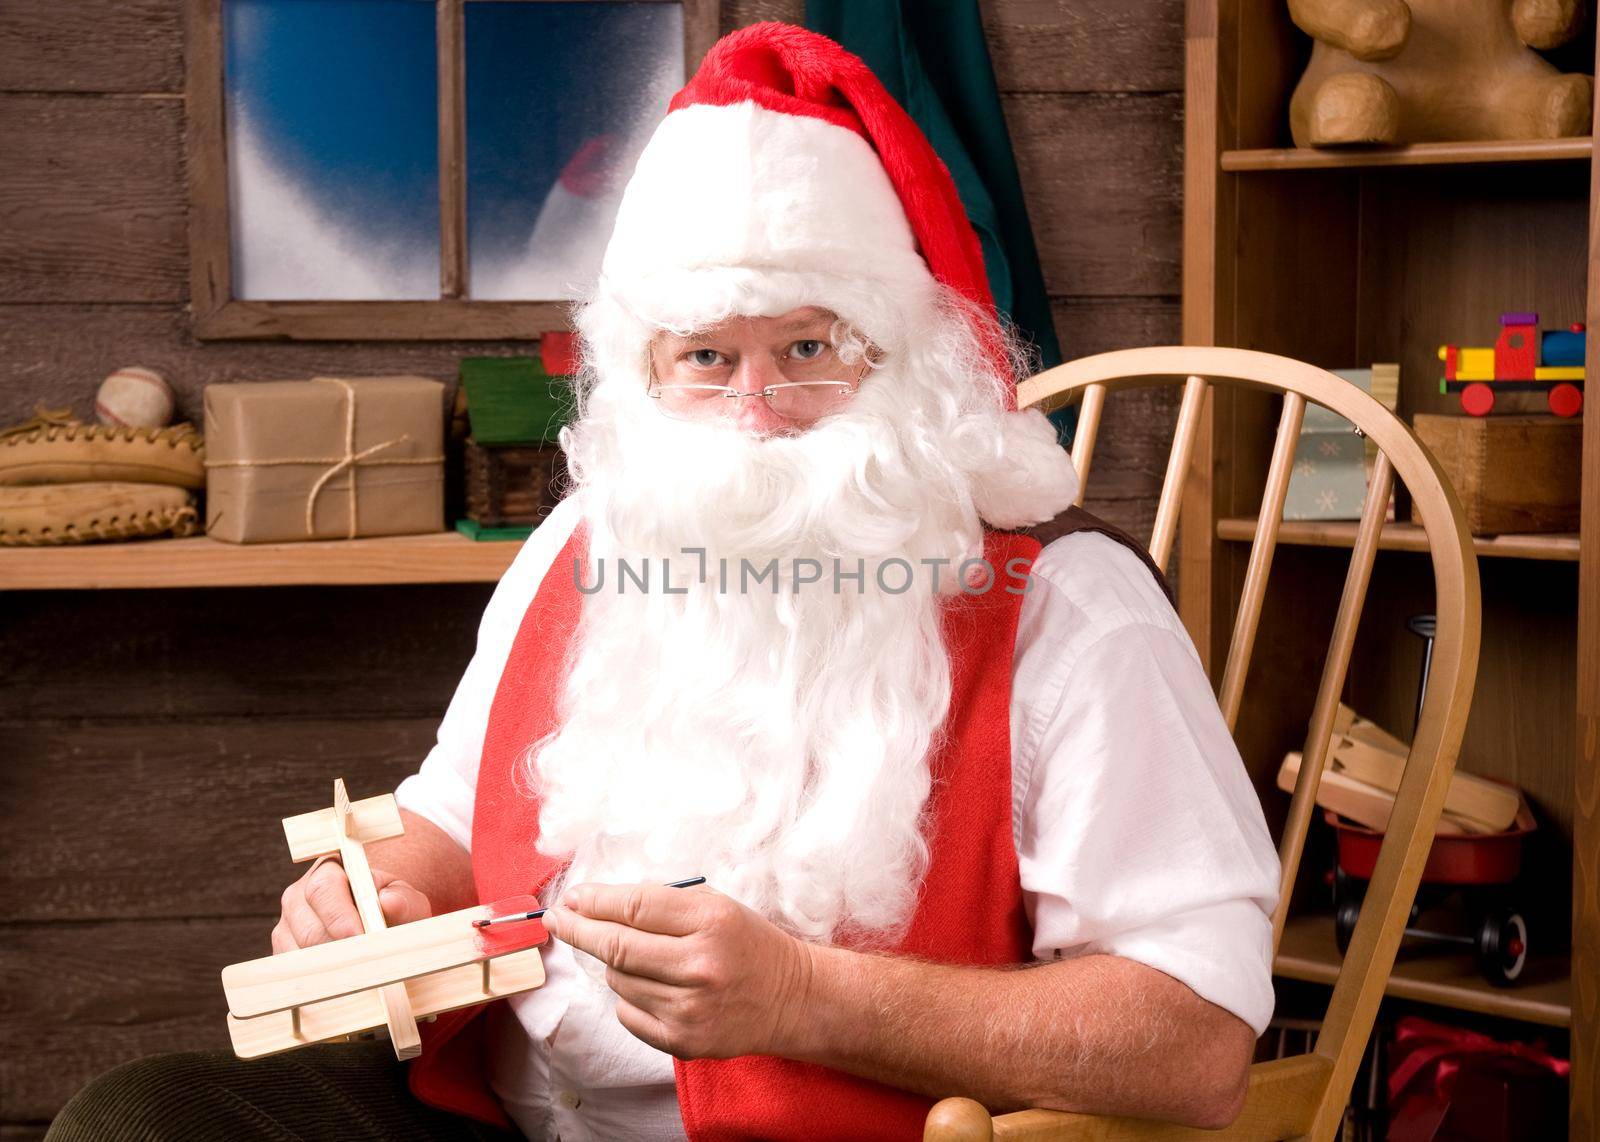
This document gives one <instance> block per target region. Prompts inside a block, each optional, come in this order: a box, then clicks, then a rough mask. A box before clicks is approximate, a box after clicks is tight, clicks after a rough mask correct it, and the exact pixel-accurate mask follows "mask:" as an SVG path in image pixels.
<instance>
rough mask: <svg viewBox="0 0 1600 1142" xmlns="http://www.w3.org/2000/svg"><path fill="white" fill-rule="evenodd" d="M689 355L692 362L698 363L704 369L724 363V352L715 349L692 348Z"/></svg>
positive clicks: (693, 363)
mask: <svg viewBox="0 0 1600 1142" xmlns="http://www.w3.org/2000/svg"><path fill="white" fill-rule="evenodd" d="M688 357H689V363H690V364H692V365H698V366H700V367H701V368H702V369H710V368H712V367H714V366H716V365H720V364H721V363H722V354H721V353H718V352H717V351H716V350H715V349H691V350H690V351H689V354H688Z"/></svg>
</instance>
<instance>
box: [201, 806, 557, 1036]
mask: <svg viewBox="0 0 1600 1142" xmlns="http://www.w3.org/2000/svg"><path fill="white" fill-rule="evenodd" d="M283 831H284V834H285V835H286V836H287V838H288V841H289V855H290V858H291V859H292V860H294V861H296V862H299V861H306V860H314V859H315V858H317V857H319V856H329V855H335V854H336V855H337V856H338V857H339V858H340V862H341V863H342V864H343V865H344V870H345V875H346V876H347V877H348V878H349V880H350V890H351V893H352V894H353V895H354V897H355V903H356V910H357V912H359V913H360V915H361V923H362V927H363V928H365V932H364V933H363V934H362V935H359V936H351V937H349V938H348V939H343V940H333V941H330V942H328V943H325V944H313V945H312V946H310V947H307V948H299V949H296V950H295V951H292V952H282V953H279V954H278V955H272V956H263V957H262V958H261V959H257V960H246V961H245V962H243V963H237V964H230V965H229V966H228V967H225V968H223V969H222V988H223V991H224V992H226V994H227V997H228V1035H229V1036H230V1038H231V1039H232V1040H233V1050H234V1054H236V1055H238V1056H239V1057H240V1058H241V1059H253V1058H256V1057H258V1056H261V1055H271V1054H276V1053H278V1052H280V1051H288V1050H292V1049H293V1048H295V1047H304V1046H309V1045H310V1044H312V1043H325V1042H341V1041H344V1040H347V1039H350V1038H352V1037H355V1036H358V1035H361V1034H362V1033H363V1032H370V1031H375V1030H379V1029H387V1032H388V1035H389V1038H390V1040H391V1041H392V1042H393V1044H394V1053H395V1056H396V1057H397V1058H400V1059H411V1058H415V1057H416V1056H417V1055H419V1054H421V1053H422V1037H421V1035H420V1033H419V1032H418V1030H417V1021H418V1020H419V1019H421V1020H424V1021H427V1020H429V1019H431V1018H432V1017H433V1016H435V1015H437V1014H438V1013H439V1012H441V1011H449V1010H452V1009H453V1008H457V1007H468V1006H471V1005H472V1004H475V1003H485V1002H487V1001H489V1000H491V999H499V998H501V997H503V996H507V995H514V994H516V993H517V992H519V991H527V990H529V989H530V988H535V987H538V986H539V985H540V984H542V983H543V982H544V964H543V962H542V961H541V960H540V958H539V947H538V945H540V944H542V943H544V940H545V930H544V927H543V925H541V924H538V923H533V922H528V923H517V924H503V925H496V926H494V927H476V926H475V922H476V921H482V920H487V919H488V918H489V917H491V916H502V915H504V914H506V913H516V912H528V911H532V910H533V909H536V908H538V907H539V903H538V901H537V900H535V899H534V898H533V897H531V896H517V897H512V898H510V899H508V900H499V901H496V902H495V903H493V904H481V905H478V906H476V907H473V908H463V909H461V910H460V911H457V912H447V913H445V914H444V915H442V916H433V917H430V918H429V919H426V920H418V921H415V922H414V923H411V924H401V925H400V926H399V927H396V928H389V927H387V926H386V925H385V923H384V919H383V909H382V907H381V906H380V905H379V903H378V888H377V885H376V884H375V883H374V882H373V879H372V870H371V868H370V866H369V865H368V864H367V854H366V849H365V846H366V845H367V844H369V843H370V842H372V841H378V840H383V839H384V838H385V837H395V836H399V835H400V834H401V833H403V832H404V831H405V827H404V825H403V824H402V823H401V821H400V808H399V806H398V805H397V804H396V802H395V799H394V796H393V794H388V793H386V794H383V795H381V796H378V797H368V798H366V799H365V800H362V801H356V802H354V803H352V802H351V801H350V796H349V794H348V793H346V792H345V787H344V781H343V780H342V779H340V780H335V781H334V783H333V806H332V807H331V808H328V809H319V810H317V811H315V812H312V813H302V814H300V815H299V816H297V817H285V818H284V819H283Z"/></svg>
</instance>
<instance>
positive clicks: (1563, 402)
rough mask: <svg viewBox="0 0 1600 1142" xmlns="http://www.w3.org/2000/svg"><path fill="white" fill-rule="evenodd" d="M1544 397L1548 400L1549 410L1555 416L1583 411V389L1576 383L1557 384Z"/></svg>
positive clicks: (1571, 414) (1572, 414)
mask: <svg viewBox="0 0 1600 1142" xmlns="http://www.w3.org/2000/svg"><path fill="white" fill-rule="evenodd" d="M1545 399H1546V400H1548V401H1549V402H1550V411H1551V412H1553V413H1555V414H1556V415H1557V416H1577V415H1578V414H1579V413H1580V412H1582V411H1583V390H1582V389H1580V388H1579V387H1578V386H1577V385H1569V384H1566V383H1562V384H1559V385H1557V386H1556V387H1555V388H1553V389H1551V390H1550V392H1549V394H1548V395H1547V396H1546V398H1545Z"/></svg>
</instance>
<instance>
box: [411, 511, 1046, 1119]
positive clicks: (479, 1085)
mask: <svg viewBox="0 0 1600 1142" xmlns="http://www.w3.org/2000/svg"><path fill="white" fill-rule="evenodd" d="M585 550H586V546H585V533H584V529H583V528H582V526H581V525H580V527H579V528H578V529H577V530H576V531H575V532H574V534H573V536H572V538H571V539H569V540H568V541H567V545H566V547H564V548H563V549H562V551H561V554H560V555H558V556H557V557H556V561H555V563H554V564H552V566H551V570H550V572H549V573H548V574H547V575H546V576H545V578H544V581H543V582H542V583H541V584H540V586H539V590H538V593H537V594H536V595H535V597H534V600H533V603H532V605H531V606H529V608H528V612H527V614H526V615H525V616H524V618H523V620H522V626H521V628H520V629H519V630H518V632H517V638H516V641H515V643H514V644H513V645H512V648H511V654H510V657H509V659H508V660H507V662H506V666H505V670H504V672H503V673H502V675H501V678H500V685H499V688H498V690H497V691H496V693H495V698H494V705H493V707H492V710H491V712H490V715H489V726H488V731H487V736H486V738H485V740H484V747H483V759H482V761H481V763H480V765H479V769H478V786H477V803H476V807H475V809H474V817H473V827H472V872H473V878H474V880H475V881H476V884H477V890H478V899H479V900H480V901H481V902H491V901H495V900H500V899H503V898H505V897H508V896H521V895H537V894H538V893H539V892H540V891H541V890H542V889H543V888H544V887H545V885H546V884H548V883H549V881H550V880H551V878H552V877H553V876H554V875H555V874H556V873H557V872H558V871H559V867H560V866H559V863H558V862H557V861H555V860H552V859H550V858H549V857H545V856H543V855H541V854H539V853H538V852H537V850H536V849H535V847H534V841H535V839H536V838H537V837H538V835H539V804H538V801H537V800H536V799H535V798H533V797H531V796H529V795H528V794H527V793H526V792H525V791H520V790H518V789H515V788H513V784H512V774H513V770H514V767H515V766H516V763H517V759H518V757H519V755H520V754H521V753H522V751H523V750H524V749H525V748H526V747H527V745H528V743H529V742H532V741H535V740H537V739H538V738H540V737H542V736H544V734H546V733H547V732H548V731H549V730H550V729H552V728H553V726H554V720H555V717H554V702H555V699H556V696H557V692H558V690H559V687H558V686H556V685H555V680H556V679H559V678H561V677H562V676H563V674H564V661H565V657H566V653H567V649H568V647H569V645H570V643H571V639H572V634H573V631H574V628H575V626H576V623H577V619H578V613H579V610H580V607H581V604H582V596H581V595H580V594H579V592H578V590H577V587H576V573H575V571H574V570H573V568H574V563H573V561H574V560H575V559H579V560H581V559H582V557H583V555H584V553H585ZM1038 553H1039V543H1038V541H1037V540H1035V539H1033V538H1031V537H1029V536H1026V535H1017V534H1008V533H1000V532H990V533H988V534H986V536H985V540H984V555H985V558H987V560H988V561H989V564H990V566H991V567H993V568H994V569H995V571H996V572H997V575H996V579H995V581H994V583H993V585H992V587H991V588H990V589H989V590H988V591H987V592H985V593H983V594H973V595H958V596H954V597H953V598H950V599H948V601H947V603H946V605H945V610H944V619H943V621H944V638H945V646H946V648H947V650H948V652H949V655H950V668H951V676H952V679H951V681H952V689H951V695H950V713H949V716H948V717H947V719H946V721H945V732H944V733H943V734H942V735H941V736H940V738H939V739H938V744H937V745H936V746H935V752H934V753H933V756H932V758H931V759H930V764H931V766H932V773H933V777H934V787H933V793H932V795H931V796H930V799H929V802H928V817H927V819H928V826H927V829H928V832H927V837H928V842H929V849H930V852H931V864H930V865H929V868H928V872H927V875H926V877H925V879H924V881H923V886H922V891H921V894H920V898H919V902H918V904H917V907H916V910H915V912H914V913H913V915H912V919H911V924H910V927H909V930H908V932H907V934H906V936H905V939H904V940H903V941H901V943H900V944H899V945H898V947H897V948H896V949H895V950H896V951H898V952H901V953H904V954H908V955H915V956H919V957H922V958H926V959H930V960H940V961H944V962H947V963H962V964H981V965H1000V964H1016V963H1022V962H1025V961H1026V960H1028V959H1029V958H1030V956H1031V946H1032V940H1031V936H1030V931H1029V927H1028V922H1027V918H1026V915H1025V913H1024V910H1023V904H1022V888H1021V884H1020V882H1019V879H1018V873H1017V857H1016V849H1015V845H1014V842H1013V840H1012V831H1011V731H1010V707H1011V666H1012V653H1013V646H1014V643H1015V641H1016V630H1017V616H1018V614H1019V612H1020V610H1021V604H1022V598H1023V596H1022V595H1021V594H1020V593H1016V594H1013V593H1011V592H1010V591H1007V590H1006V589H1005V588H1006V587H1007V586H1010V587H1012V588H1014V589H1015V588H1016V587H1018V586H1019V579H1018V578H1016V577H1012V576H1008V575H1007V573H1006V570H1005V569H1006V567H1007V561H1008V560H1011V559H1017V558H1021V559H1025V560H1028V561H1030V562H1031V561H1032V560H1033V559H1034V558H1035V557H1036V556H1037V555H1038ZM586 581H587V580H586ZM913 589H921V585H920V584H919V585H918V586H917V587H914V588H913ZM713 887H714V886H713ZM496 1002H499V1001H496ZM485 1010H487V1005H479V1006H477V1007H469V1008H462V1009H460V1010H457V1011H450V1012H446V1013H444V1014H442V1015H440V1016H439V1017H438V1020H437V1021H436V1022H434V1023H432V1024H423V1025H422V1044H423V1051H422V1054H421V1055H420V1056H419V1057H418V1058H417V1059H415V1060H414V1061H413V1062H412V1063H411V1065H410V1073H409V1081H410V1085H411V1091H412V1093H413V1094H414V1095H416V1097H417V1098H419V1099H421V1100H422V1101H423V1102H425V1103H428V1104H430V1105H432V1106H436V1107H439V1108H441V1109H444V1110H448V1111H452V1112H454V1113H457V1114H464V1115H467V1116H469V1117H472V1118H475V1119H477V1120H479V1121H481V1122H485V1123H488V1124H491V1125H496V1126H501V1127H505V1128H508V1129H512V1128H514V1127H513V1126H512V1123H511V1121H510V1119H509V1118H508V1117H507V1116H506V1113H505V1110H504V1108H503V1107H502V1106H501V1105H500V1102H499V1100H498V1099H497V1098H496V1097H495V1095H494V1093H493V1091H492V1090H491V1089H490V1087H489V1083H488V1067H487V1060H486V1058H485V1045H484V1036H483V1030H484V1024H485V1020H483V1019H480V1018H478V1016H480V1015H481V1014H482V1013H483V1012H484V1011H485ZM673 1069H674V1072H675V1074H676V1078H677V1087H678V1107H679V1109H680V1111H681V1112H682V1115H683V1123H684V1127H685V1129H686V1130H687V1132H688V1135H689V1137H690V1138H691V1139H693V1140H694V1142H721V1140H725V1139H726V1140H732V1139H745V1138H762V1139H789V1138H793V1139H802V1138H830V1139H839V1140H841V1142H843V1140H848V1139H856V1138H860V1139H863V1140H867V1139H874V1140H881V1139H887V1138H907V1139H913V1138H921V1137H922V1126H923V1119H924V1118H925V1117H926V1115H927V1112H928V1108H929V1107H930V1106H932V1105H933V1100H931V1099H929V1098H925V1097H923V1096H921V1095H914V1094H909V1093H907V1092H905V1091H901V1090H896V1089H894V1088H892V1087H888V1086H884V1085H882V1084H879V1083H875V1082H871V1081H868V1080H866V1079H861V1078H857V1077H855V1076H853V1075H847V1074H844V1073H843V1072H840V1071H836V1070H832V1069H829V1068H826V1067H820V1066H815V1065H812V1064H807V1063H797V1062H792V1061H790V1060H788V1059H780V1058H775V1057H772V1056H766V1055H749V1056H744V1057H742V1058H736V1059H691V1060H687V1061H684V1060H677V1061H675V1063H674V1067H673Z"/></svg>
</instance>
